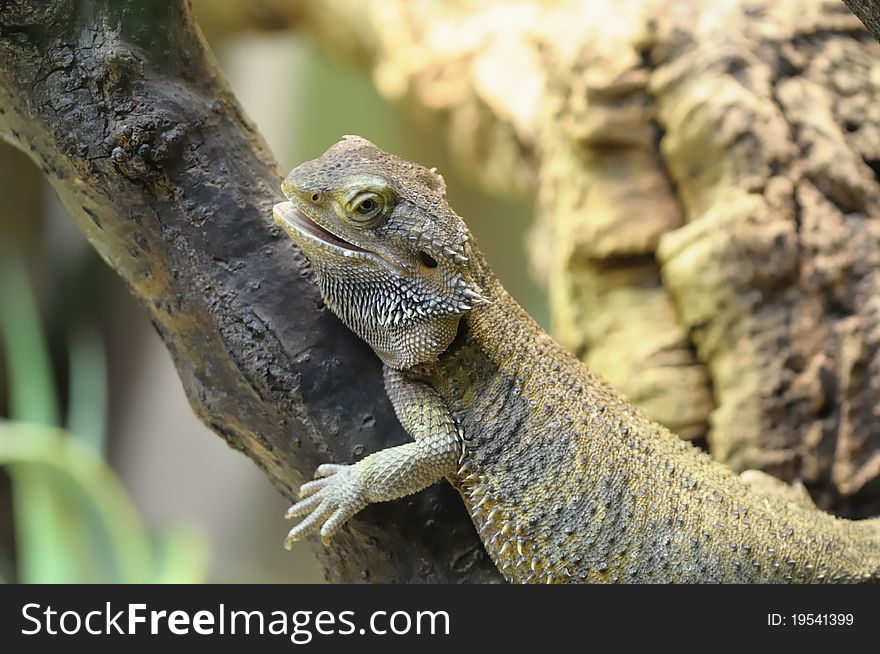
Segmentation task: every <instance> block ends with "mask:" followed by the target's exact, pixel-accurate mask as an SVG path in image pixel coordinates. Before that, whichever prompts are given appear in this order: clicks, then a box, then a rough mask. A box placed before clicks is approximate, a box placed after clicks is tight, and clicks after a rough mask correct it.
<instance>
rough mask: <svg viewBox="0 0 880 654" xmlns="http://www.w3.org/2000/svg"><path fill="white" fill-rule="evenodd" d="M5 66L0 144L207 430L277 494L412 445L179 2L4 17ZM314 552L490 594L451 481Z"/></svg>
mask: <svg viewBox="0 0 880 654" xmlns="http://www.w3.org/2000/svg"><path fill="white" fill-rule="evenodd" d="M0 62H2V64H0V133H2V135H3V136H4V138H6V139H7V140H9V141H11V142H12V143H13V144H15V145H16V146H18V147H19V148H21V149H22V150H24V151H25V152H27V153H28V154H29V155H30V156H31V158H32V159H33V160H34V161H36V162H37V164H38V165H39V166H40V168H41V169H42V170H43V172H44V173H45V174H46V175H47V176H48V177H49V179H50V180H51V182H52V184H53V185H54V187H55V189H56V190H57V191H58V194H59V196H60V197H61V199H62V201H63V202H64V204H65V206H66V207H67V209H68V211H69V212H70V214H71V216H72V217H73V219H74V221H75V222H76V224H77V225H78V227H79V228H80V229H81V230H82V232H83V233H84V234H85V235H86V237H87V238H88V239H89V241H90V242H91V243H92V245H93V246H94V247H95V248H96V249H97V251H98V252H99V253H100V255H101V256H102V257H103V258H104V259H105V260H106V261H107V262H108V264H109V265H110V266H111V267H112V268H114V269H115V270H116V271H117V272H118V273H119V274H120V275H121V276H122V277H123V279H124V280H125V281H126V282H127V283H128V284H129V286H130V288H131V290H132V292H133V293H134V294H135V295H136V296H137V297H138V298H139V299H140V300H141V301H142V302H143V304H144V306H145V307H146V308H147V310H148V311H149V313H150V316H151V318H152V321H153V324H154V325H155V326H156V329H157V330H158V331H159V333H160V334H161V336H162V338H163V340H164V341H165V343H166V345H167V346H168V349H169V350H170V352H171V354H172V356H173V358H174V361H175V364H176V366H177V369H178V372H179V374H180V377H181V379H182V381H183V384H184V387H185V389H186V392H187V395H188V397H189V399H190V402H191V404H192V406H193V408H194V410H195V411H196V413H197V414H198V415H199V416H200V418H201V419H202V420H203V421H204V422H205V423H206V424H208V425H209V426H210V427H211V428H212V429H213V430H214V431H215V432H217V433H218V434H220V435H221V436H223V437H224V438H225V439H226V441H227V443H228V444H229V445H230V446H231V447H234V448H236V449H238V450H241V451H242V452H244V453H245V454H247V455H248V456H249V457H250V458H251V459H253V460H254V461H255V462H256V463H257V465H259V466H260V467H261V468H262V469H263V470H264V471H265V472H266V474H267V475H268V476H269V477H270V478H271V480H272V481H273V483H274V484H275V485H276V487H277V488H278V489H279V490H280V491H281V492H283V493H285V494H286V495H287V496H288V497H291V496H292V491H293V489H294V488H295V487H296V486H297V485H298V484H299V483H301V482H302V481H303V480H304V479H305V478H306V477H309V476H310V475H311V473H312V470H313V469H314V468H315V466H316V465H317V464H319V463H321V462H325V461H335V462H340V461H353V460H356V459H359V458H360V457H362V456H363V455H365V454H367V453H369V452H372V451H375V450H378V449H382V448H385V447H388V446H390V445H393V444H397V443H400V442H404V441H405V440H406V439H407V436H406V435H405V434H404V432H403V431H402V429H401V428H400V427H399V425H398V423H397V421H396V418H395V417H394V414H393V411H392V410H391V408H390V405H389V403H388V402H387V400H386V398H385V394H384V391H383V388H382V379H381V371H380V366H379V362H378V360H377V359H376V357H375V356H373V354H372V352H370V351H369V349H368V348H367V347H366V346H365V345H364V344H363V343H362V342H360V341H359V340H358V339H357V338H356V337H354V336H353V335H352V334H350V333H349V332H348V331H347V330H346V329H345V328H344V327H343V326H342V325H341V323H339V322H338V321H337V320H336V319H335V317H333V316H332V315H331V314H329V313H328V312H327V311H325V310H324V309H323V308H322V303H321V300H320V298H319V296H318V294H317V292H316V289H315V287H314V286H313V285H312V284H311V283H310V281H309V279H308V271H307V267H306V263H305V261H304V259H303V257H302V256H301V255H300V254H299V253H298V252H297V251H296V249H295V248H294V247H293V246H292V245H291V244H290V242H289V240H288V239H287V238H286V237H284V236H283V235H282V234H280V233H279V231H278V230H277V229H276V228H275V227H274V226H273V225H272V221H271V206H272V204H273V203H274V202H276V201H278V199H279V191H278V189H279V183H280V178H281V173H280V171H279V170H278V168H277V164H276V163H275V161H274V160H273V158H272V156H271V155H270V154H269V150H268V148H267V147H266V146H265V144H264V143H263V142H262V140H261V139H260V137H259V136H258V134H257V133H256V131H255V130H254V128H253V126H252V125H250V124H249V123H248V121H247V119H246V118H245V117H244V116H243V114H242V112H241V109H240V107H239V106H238V105H237V104H236V102H235V100H234V98H233V97H232V95H231V93H230V91H229V89H228V88H227V86H226V84H225V82H224V81H223V80H222V78H221V76H220V74H219V72H218V70H217V67H216V65H215V64H214V61H213V58H212V57H211V55H210V53H209V52H208V51H207V48H206V46H205V45H204V43H203V41H202V39H201V36H200V34H199V32H198V29H197V28H196V27H195V25H194V22H193V20H192V16H191V15H190V12H189V9H188V2H187V1H186V0H103V1H101V0H53V1H51V2H44V3H33V2H27V1H25V0H12V1H9V2H3V3H0ZM267 92H268V91H267ZM169 456H173V453H169ZM234 519H235V516H230V520H234ZM282 530H283V525H282V523H281V522H280V521H279V533H278V534H277V535H276V536H275V537H277V539H278V542H279V546H280V544H281V542H282V539H283V535H284V534H283V531H282ZM267 537H272V536H271V535H270V536H267ZM318 553H319V556H320V558H321V559H322V562H323V564H324V566H325V571H326V574H327V576H328V578H330V579H331V580H334V581H349V582H351V581H359V580H368V581H386V582H387V581H401V582H412V581H441V582H453V581H471V582H475V581H489V580H498V579H500V577H499V576H498V574H497V571H496V570H495V569H494V566H493V565H492V563H491V562H490V561H489V560H488V557H486V556H485V554H484V552H483V550H482V547H481V545H480V543H479V540H478V538H477V536H476V534H475V532H474V529H473V526H472V525H471V522H470V520H469V518H468V516H467V514H466V512H465V509H464V506H463V504H462V502H461V501H460V500H459V498H458V497H457V496H456V494H455V492H454V491H453V490H452V489H451V488H450V487H449V486H448V485H446V484H444V485H442V486H438V487H435V488H432V489H430V490H429V491H428V492H425V493H420V494H418V495H416V496H414V497H412V498H409V499H407V500H404V501H398V502H393V503H388V504H382V505H378V506H375V507H371V508H370V509H368V510H366V511H364V512H363V513H362V514H360V515H359V516H358V517H357V518H356V519H355V520H353V521H352V522H351V523H350V526H349V527H348V528H347V529H345V530H344V533H342V534H341V535H340V536H339V537H337V538H336V539H334V542H333V544H332V545H331V546H330V547H328V548H324V547H322V546H319V547H318Z"/></svg>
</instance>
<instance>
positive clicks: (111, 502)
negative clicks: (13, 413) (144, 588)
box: [0, 421, 154, 583]
mask: <svg viewBox="0 0 880 654" xmlns="http://www.w3.org/2000/svg"><path fill="white" fill-rule="evenodd" d="M0 465H4V466H8V467H9V468H10V472H11V474H12V477H13V481H14V483H15V487H14V489H13V492H14V493H15V494H16V495H18V494H19V491H20V488H21V486H20V484H21V483H22V482H23V483H24V484H25V488H27V489H28V491H29V492H30V493H31V495H29V496H28V499H32V498H33V497H39V496H40V495H43V496H45V497H48V498H52V499H55V498H57V497H58V496H59V495H60V497H61V498H63V505H64V506H65V508H66V511H65V513H64V520H61V521H58V522H57V523H56V524H55V525H54V526H53V525H46V524H43V523H36V524H33V525H31V527H30V528H31V529H32V533H29V534H27V542H28V543H29V546H30V547H31V548H33V551H23V552H21V554H23V555H24V556H25V559H33V564H32V565H25V566H24V568H23V569H22V571H21V581H22V582H25V583H40V582H55V583H57V582H93V581H108V582H123V583H145V582H149V581H151V580H152V579H153V576H154V575H153V572H154V570H153V561H152V556H151V552H150V544H149V539H148V535H147V533H146V530H145V529H144V527H143V525H142V523H141V521H140V519H139V517H138V515H137V513H136V512H135V510H134V508H133V507H132V505H131V502H130V500H129V499H128V496H127V494H126V493H125V490H124V488H123V487H122V485H121V484H120V482H119V480H118V479H117V477H116V475H115V474H114V473H113V471H112V470H111V469H110V468H109V466H107V464H106V462H105V461H104V460H103V459H102V458H101V457H100V456H99V455H98V454H96V453H95V452H94V451H93V450H92V449H91V447H89V446H88V445H85V444H84V443H82V442H81V441H79V440H77V439H75V438H71V437H70V435H69V434H67V433H66V432H64V431H62V430H60V429H57V428H52V427H47V426H44V425H36V424H27V423H15V422H6V421H0ZM22 472H24V473H27V474H26V476H25V477H22V476H21V473H22ZM35 472H36V473H39V474H32V473H35ZM59 504H62V503H59ZM15 510H16V511H22V510H24V511H27V510H29V509H28V507H27V506H26V505H24V504H23V503H19V502H16V503H15ZM26 523H27V521H20V520H16V525H17V528H18V526H19V525H20V524H26ZM41 529H42V530H44V531H41ZM17 535H18V536H20V534H17ZM53 538H60V539H61V540H60V542H59V543H56V546H59V545H60V551H61V552H62V553H63V555H62V556H58V555H57V552H53V553H52V554H51V556H49V558H48V559H44V558H42V557H43V556H44V552H43V544H44V542H45V540H46V539H53Z"/></svg>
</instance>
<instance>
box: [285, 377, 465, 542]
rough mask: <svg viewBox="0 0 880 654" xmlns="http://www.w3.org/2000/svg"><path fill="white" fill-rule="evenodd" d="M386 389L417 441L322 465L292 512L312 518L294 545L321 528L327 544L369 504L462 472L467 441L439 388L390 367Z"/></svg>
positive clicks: (294, 533) (298, 530) (293, 534)
mask: <svg viewBox="0 0 880 654" xmlns="http://www.w3.org/2000/svg"><path fill="white" fill-rule="evenodd" d="M385 392H386V393H387V394H388V397H389V398H390V399H391V404H392V405H393V406H394V411H395V412H396V413H397V418H398V420H400V423H401V425H403V428H404V429H405V430H406V431H407V432H408V433H409V434H410V435H411V436H412V437H413V438H414V439H415V441H414V442H412V443H406V444H405V445H398V446H397V447H390V448H388V449H386V450H381V451H379V452H376V453H375V454H371V455H369V456H368V457H366V458H365V459H362V460H361V461H358V462H357V463H355V464H354V465H350V466H349V465H336V464H324V465H320V466H318V469H317V470H316V472H315V476H316V477H317V479H315V480H314V481H310V482H307V483H305V484H303V485H302V486H301V487H300V493H299V494H300V501H299V502H297V503H296V504H294V505H293V506H292V507H290V509H289V510H288V512H287V517H288V518H293V517H298V516H307V517H306V518H305V519H304V520H303V521H302V522H300V523H299V524H298V525H296V527H294V528H293V529H291V531H290V533H289V534H288V536H287V540H286V542H285V547H287V548H288V549H289V548H290V547H291V546H292V544H293V543H294V541H297V540H299V539H301V538H303V537H304V536H306V535H308V534H310V533H312V532H314V531H316V530H318V529H320V531H321V538H322V539H323V540H324V541H325V542H327V541H328V540H329V539H330V537H332V536H333V534H334V533H336V531H337V530H338V529H339V527H340V526H342V524H343V523H344V522H345V521H346V520H348V519H349V518H350V517H351V516H353V515H354V514H355V513H357V512H358V511H360V510H361V509H362V508H364V507H365V506H367V505H368V504H371V503H373V502H384V501H387V500H394V499H397V498H399V497H404V496H406V495H410V494H411V493H415V492H418V491H420V490H422V489H424V488H427V487H428V486H430V485H431V484H433V483H434V482H436V481H438V480H439V479H440V478H441V477H444V476H447V475H452V474H454V473H455V472H456V470H457V465H456V464H457V461H458V458H459V455H460V454H461V447H462V441H461V437H460V436H459V433H458V428H457V427H456V425H455V421H454V419H453V418H452V415H451V414H450V413H449V410H448V409H447V408H446V405H445V404H444V403H443V400H442V399H441V398H440V396H439V395H438V394H437V392H436V391H434V389H433V388H431V387H430V386H428V384H426V383H425V382H422V381H419V380H417V379H414V378H412V377H411V376H410V375H408V374H407V373H406V372H402V371H400V370H395V369H393V368H390V367H388V366H386V367H385Z"/></svg>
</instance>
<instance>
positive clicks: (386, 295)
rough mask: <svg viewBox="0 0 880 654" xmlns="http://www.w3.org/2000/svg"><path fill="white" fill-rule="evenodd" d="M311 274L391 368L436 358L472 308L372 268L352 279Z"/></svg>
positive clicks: (347, 321) (339, 312)
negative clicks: (466, 312)
mask: <svg viewBox="0 0 880 654" xmlns="http://www.w3.org/2000/svg"><path fill="white" fill-rule="evenodd" d="M315 272H316V277H317V281H318V286H319V288H320V289H321V295H322V296H323V298H324V303H325V304H326V305H327V306H328V307H329V308H330V309H331V310H332V311H333V313H335V314H336V315H337V316H338V317H339V318H340V319H341V320H342V321H343V322H344V323H345V324H346V325H347V326H348V328H349V329H351V330H352V331H353V332H354V333H355V334H357V335H358V336H359V337H360V338H362V339H363V340H364V341H366V342H367V344H369V345H370V346H371V347H372V348H373V350H374V351H375V352H376V354H377V355H378V356H379V357H380V358H381V359H382V360H383V361H384V362H385V363H387V364H389V365H391V366H392V367H395V368H409V367H412V366H414V365H418V364H422V363H427V362H430V361H433V360H435V359H436V358H437V356H439V354H441V353H442V352H443V351H444V350H445V349H446V348H447V347H448V346H449V343H450V342H451V341H452V339H453V338H454V337H455V331H456V328H457V326H458V320H459V318H460V317H461V316H462V314H463V313H464V312H465V311H466V310H467V309H469V308H470V306H469V305H467V304H465V301H464V298H460V299H459V298H440V297H439V296H438V295H437V294H436V293H430V292H428V291H426V290H425V289H420V288H419V287H418V284H417V283H415V282H411V281H408V280H404V279H401V278H400V277H397V276H394V275H392V274H390V273H384V272H381V271H377V270H372V271H370V272H369V273H367V274H364V275H360V276H358V277H355V276H353V275H352V274H351V270H347V271H345V272H346V273H347V275H337V274H333V272H331V271H328V270H321V269H316V271H315Z"/></svg>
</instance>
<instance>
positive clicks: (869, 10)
mask: <svg viewBox="0 0 880 654" xmlns="http://www.w3.org/2000/svg"><path fill="white" fill-rule="evenodd" d="M843 2H844V3H845V4H846V6H847V7H849V9H850V11H852V12H853V13H854V14H855V15H856V16H858V18H859V20H860V21H862V23H863V24H864V25H865V27H867V28H868V30H869V31H870V32H871V34H873V35H874V38H875V39H877V40H878V41H880V5H878V4H877V0H843Z"/></svg>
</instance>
